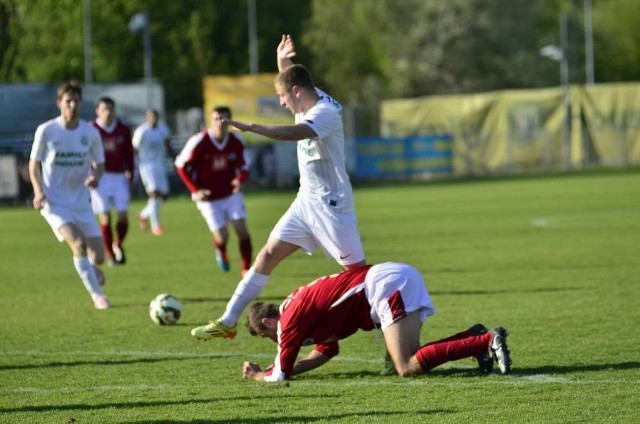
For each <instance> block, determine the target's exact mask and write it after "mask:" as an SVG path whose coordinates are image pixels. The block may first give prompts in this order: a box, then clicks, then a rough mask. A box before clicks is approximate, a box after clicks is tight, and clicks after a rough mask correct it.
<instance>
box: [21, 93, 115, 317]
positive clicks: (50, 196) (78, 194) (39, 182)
mask: <svg viewBox="0 0 640 424" xmlns="http://www.w3.org/2000/svg"><path fill="white" fill-rule="evenodd" d="M81 100H82V89H81V88H80V86H79V85H77V84H76V83H72V82H67V83H64V84H62V85H60V86H59V87H58V98H57V103H56V104H57V106H58V108H59V109H60V116H59V117H58V118H55V119H51V120H49V121H47V122H45V123H44V124H41V125H40V126H38V128H37V129H36V133H35V136H34V139H33V147H32V148H31V156H30V160H29V176H30V177H31V184H32V185H33V194H34V196H33V207H34V208H35V209H37V210H39V211H40V214H41V215H42V216H43V217H44V218H45V219H46V221H47V223H49V225H50V226H51V229H52V230H53V233H54V234H55V235H56V237H57V238H58V240H59V241H61V242H62V241H66V242H67V245H68V246H69V248H70V249H71V252H72V253H73V265H74V267H75V269H76V272H77V273H78V275H79V276H80V280H82V283H83V284H84V286H85V288H86V289H87V291H88V292H89V294H90V295H91V298H92V300H93V304H94V306H95V307H96V309H107V308H109V306H110V305H109V301H108V300H107V297H106V296H105V294H104V292H103V291H102V288H101V287H100V285H101V284H103V283H104V275H103V274H102V271H100V268H98V265H99V264H101V263H103V262H104V242H103V240H102V234H101V233H100V227H99V226H98V223H97V222H96V218H95V216H94V215H93V211H92V210H91V195H90V193H89V188H88V187H91V188H95V187H97V186H98V182H99V181H100V177H101V176H102V173H103V171H104V150H103V148H102V141H101V140H100V134H99V133H98V131H97V130H96V129H95V128H93V127H92V126H91V125H89V123H88V122H86V121H83V120H81V119H80V118H79V112H80V102H81Z"/></svg>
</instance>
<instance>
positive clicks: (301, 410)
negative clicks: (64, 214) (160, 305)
mask: <svg viewBox="0 0 640 424" xmlns="http://www.w3.org/2000/svg"><path fill="white" fill-rule="evenodd" d="M294 194H295V193H294V192H273V193H250V194H249V195H247V207H248V210H249V213H250V219H249V226H250V229H251V231H252V235H253V241H254V249H255V250H257V249H258V248H259V247H260V246H261V245H262V244H263V242H264V241H265V240H266V238H267V236H268V234H269V231H270V230H271V228H272V226H273V224H275V222H276V220H277V219H278V218H279V216H280V215H281V214H282V212H284V210H285V209H286V208H287V206H288V205H289V203H290V201H291V199H292V198H293V196H294ZM356 202H357V208H358V216H359V221H360V222H359V227H360V232H361V235H362V240H363V244H364V247H365V251H366V252H367V259H368V261H369V262H371V263H375V262H382V261H401V262H407V263H410V264H412V265H414V266H415V267H416V268H418V269H419V270H421V271H422V272H423V273H424V275H425V279H426V282H427V287H428V288H429V291H430V293H431V295H432V297H433V300H434V302H435V305H436V309H437V313H436V315H435V316H433V317H431V318H430V319H428V321H427V322H426V324H425V326H424V327H423V333H422V340H423V341H424V342H427V341H430V340H435V339H438V338H441V337H444V336H447V335H450V334H452V333H454V332H457V331H459V330H462V329H465V328H467V327H468V326H469V325H471V324H474V323H476V322H482V323H484V324H486V325H487V326H491V327H493V326H497V325H503V326H505V327H506V328H508V329H509V330H510V336H509V347H510V349H511V351H512V357H513V373H512V374H511V375H508V376H501V375H498V374H493V375H490V376H480V375H478V374H477V373H476V371H475V362H474V361H473V360H471V359H469V360H463V361H458V362H453V363H448V364H445V365H444V366H442V367H439V368H436V369H435V370H433V371H432V372H431V373H430V374H429V375H426V376H421V377H417V378H410V379H402V378H400V377H381V376H380V375H379V371H380V370H381V369H382V357H383V354H384V348H383V342H382V336H381V334H380V333H376V332H370V333H364V332H360V333H358V334H356V335H355V336H353V337H351V338H350V339H348V340H346V341H344V342H343V343H342V344H341V346H342V349H341V354H340V355H339V356H338V357H337V358H335V359H334V360H332V361H331V362H330V363H329V364H327V365H325V366H324V367H322V368H320V369H318V370H314V371H312V372H309V373H307V374H304V375H301V376H299V377H298V378H296V379H295V380H292V381H291V382H289V383H288V384H276V385H267V384H263V383H262V384H261V383H256V382H253V381H245V380H243V379H242V377H241V367H242V362H243V361H244V360H252V361H255V362H259V363H260V364H262V365H263V366H264V365H268V364H270V363H271V361H272V359H273V355H274V353H275V345H274V344H273V343H271V342H270V341H267V340H264V339H260V338H256V337H251V336H250V335H249V334H248V333H246V332H245V331H244V330H243V329H242V330H240V332H239V335H238V337H236V338H235V339H234V340H232V341H228V340H223V341H217V340H216V341H212V342H197V341H196V340H195V339H193V338H192V337H191V336H190V335H189V330H190V329H191V327H193V326H196V325H200V324H201V323H204V322H206V321H207V320H209V319H212V318H215V317H217V316H218V315H219V313H220V312H221V311H222V309H223V308H224V305H225V303H226V300H227V298H228V297H229V296H230V295H231V293H232V292H233V290H234V288H235V286H236V283H237V282H238V253H237V248H236V239H235V237H232V241H231V243H232V246H231V249H230V251H231V259H232V266H235V268H232V271H231V273H229V274H223V273H222V272H220V271H219V270H218V269H217V267H216V266H215V261H214V257H213V253H212V250H211V247H210V235H209V234H208V232H207V230H206V227H205V224H204V221H203V220H202V219H201V217H200V216H199V214H198V213H197V212H196V209H195V206H194V205H193V204H192V203H191V202H190V201H189V200H187V199H186V198H176V199H172V200H170V201H169V202H168V203H167V204H166V205H165V207H164V209H163V221H164V226H165V229H166V235H165V236H163V237H154V236H152V235H150V234H147V233H142V232H141V231H139V229H138V228H137V226H133V225H132V227H131V229H130V234H129V238H128V240H127V242H126V247H127V254H128V264H127V265H126V266H124V267H118V268H105V269H104V270H105V273H106V275H107V279H108V283H107V286H106V287H105V289H106V292H107V294H108V295H109V298H110V300H111V302H112V304H113V308H112V309H110V310H107V311H97V310H94V309H93V306H92V303H91V302H90V299H89V297H88V295H87V293H86V292H85V290H84V288H83V286H82V284H81V283H80V281H79V279H78V277H77V275H76V274H75V271H74V269H73V265H72V262H71V254H70V251H69V249H68V247H67V246H66V245H63V244H59V243H57V241H56V240H55V238H54V236H53V234H52V233H51V231H50V230H49V228H48V226H47V225H46V223H45V221H44V219H42V218H41V217H40V215H39V214H38V213H36V212H35V211H33V210H32V209H29V208H26V207H24V208H15V207H12V208H2V209H0V230H1V231H0V234H2V241H0V288H1V297H0V310H1V311H2V318H1V319H0V343H1V344H0V381H1V382H2V384H1V385H0V422H2V423H65V422H67V420H69V419H70V418H71V417H73V418H75V420H76V421H77V422H78V423H83V424H84V423H298V422H305V423H338V422H340V423H343V422H344V423H351V422H356V423H358V422H359V423H372V422H380V423H417V422H446V423H496V422H501V423H502V422H504V423H531V422H539V423H567V422H589V423H594V422H595V423H597V422H610V423H632V422H640V400H638V399H639V398H640V396H639V395H638V393H640V300H639V299H640V172H638V171H637V170H636V171H625V172H605V173H595V174H583V175H573V176H554V177H540V178H527V179H524V178H523V179H519V178H518V179H501V180H484V181H467V182H449V183H428V184H390V185H383V186H366V187H357V188H356ZM141 206H142V203H141V202H136V203H134V204H133V205H132V213H131V217H132V218H133V212H135V211H137V210H138V209H140V208H141ZM337 270H338V267H337V265H336V264H335V263H334V262H333V261H330V260H327V259H325V258H324V257H323V256H321V255H320V254H319V253H316V254H315V255H313V256H310V257H309V256H306V255H303V254H301V253H299V254H295V255H293V256H292V257H290V258H288V259H287V260H286V261H285V262H283V263H282V264H281V265H280V267H279V268H277V269H276V271H275V273H274V274H273V276H272V279H271V280H270V282H269V285H268V286H267V288H266V289H265V291H264V292H263V293H262V296H261V298H262V299H268V300H273V301H280V300H281V299H282V298H284V297H285V296H286V295H288V294H289V292H290V291H291V290H292V289H293V288H295V287H297V286H299V285H302V284H305V283H307V282H309V281H311V280H312V279H314V278H315V277H318V276H320V275H324V274H329V273H333V272H336V271H337ZM162 292H171V293H173V294H174V295H176V296H177V297H179V298H180V299H181V300H182V302H183V317H182V319H181V321H180V322H179V324H178V325H176V326H173V327H160V326H156V325H155V324H153V323H152V322H151V320H150V319H149V317H148V303H149V301H150V300H151V299H152V298H153V297H154V296H155V295H156V294H158V293H162Z"/></svg>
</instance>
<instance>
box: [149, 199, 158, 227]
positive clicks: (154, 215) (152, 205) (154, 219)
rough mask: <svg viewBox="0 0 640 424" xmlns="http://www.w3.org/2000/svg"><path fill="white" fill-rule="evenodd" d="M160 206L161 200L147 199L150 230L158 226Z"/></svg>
mask: <svg viewBox="0 0 640 424" xmlns="http://www.w3.org/2000/svg"><path fill="white" fill-rule="evenodd" d="M161 205H162V199H149V204H148V206H147V207H148V208H149V221H151V228H158V227H159V226H160V206H161Z"/></svg>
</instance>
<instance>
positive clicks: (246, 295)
mask: <svg viewBox="0 0 640 424" xmlns="http://www.w3.org/2000/svg"><path fill="white" fill-rule="evenodd" d="M268 280H269V276H268V275H264V274H259V273H257V272H255V271H254V270H253V268H251V269H250V270H249V271H248V272H247V273H246V274H245V276H244V277H243V278H242V280H240V282H239V283H238V287H236V291H235V292H234V293H233V296H231V299H230V300H229V302H228V303H227V309H226V310H225V311H224V314H223V315H222V317H221V318H220V319H221V320H222V323H223V324H224V325H226V326H227V327H234V326H235V325H236V324H237V323H238V318H240V314H242V311H244V310H245V309H246V307H247V306H249V303H251V302H253V301H254V300H255V299H256V298H257V297H258V295H259V294H260V292H261V291H262V289H263V288H264V286H266V285H267V281H268Z"/></svg>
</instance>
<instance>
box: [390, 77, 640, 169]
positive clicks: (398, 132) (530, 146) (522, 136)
mask: <svg viewBox="0 0 640 424" xmlns="http://www.w3.org/2000/svg"><path fill="white" fill-rule="evenodd" d="M567 94H568V97H567V102H566V103H565V101H564V97H563V96H564V93H563V91H562V89H561V88H559V87H558V88H549V89H538V90H507V91H496V92H490V93H480V94H472V95H447V96H429V97H421V98H415V99H399V100H387V101H384V102H383V104H382V107H381V134H382V136H384V137H391V136H394V137H398V136H400V137H406V136H427V135H434V134H440V135H442V134H449V135H450V136H451V137H452V138H453V158H452V160H453V173H454V175H487V174H494V173H496V174H497V173H510V172H528V171H538V170H564V169H569V168H579V167H583V166H587V165H592V164H605V165H608V164H630V163H640V140H639V137H640V132H639V131H638V130H639V129H640V84H605V85H596V86H590V87H587V88H585V87H583V86H572V87H570V88H569V90H568V91H567ZM565 119H566V121H565Z"/></svg>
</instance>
